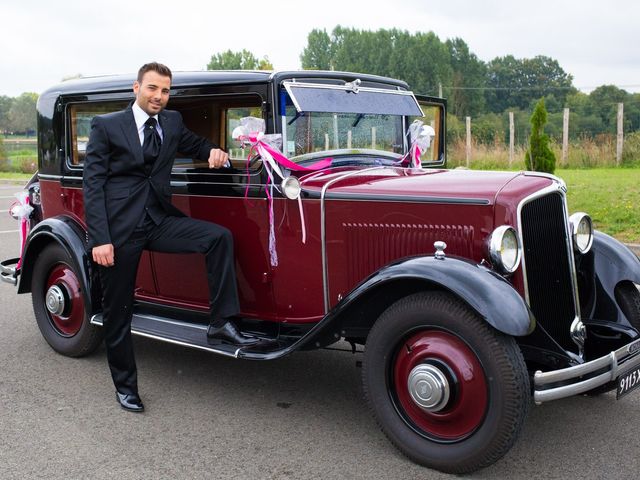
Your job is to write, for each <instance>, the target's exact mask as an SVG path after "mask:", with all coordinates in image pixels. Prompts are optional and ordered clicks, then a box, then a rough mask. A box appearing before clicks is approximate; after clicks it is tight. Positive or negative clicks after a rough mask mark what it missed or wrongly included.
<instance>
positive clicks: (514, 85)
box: [486, 55, 576, 113]
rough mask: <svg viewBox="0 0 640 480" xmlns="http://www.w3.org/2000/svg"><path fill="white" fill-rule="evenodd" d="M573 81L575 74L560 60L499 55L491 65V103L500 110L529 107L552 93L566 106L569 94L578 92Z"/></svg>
mask: <svg viewBox="0 0 640 480" xmlns="http://www.w3.org/2000/svg"><path fill="white" fill-rule="evenodd" d="M572 82H573V77H572V76H571V75H569V74H567V73H566V72H565V71H564V70H563V69H562V67H561V66H560V64H559V63H558V62H557V61H556V60H554V59H552V58H549V57H546V56H543V55H538V56H537V57H534V58H522V59H520V58H515V57H514V56H513V55H507V56H506V57H496V58H494V59H493V60H492V61H490V62H489V64H488V76H487V86H488V87H489V89H487V93H486V99H487V106H488V107H489V109H490V110H491V111H492V112H496V113H499V112H503V111H505V110H507V109H512V108H521V109H525V108H528V107H529V106H530V104H531V102H532V101H533V100H534V99H536V98H540V97H545V96H548V95H553V96H554V97H555V99H556V100H557V102H558V103H559V104H561V105H562V104H564V102H565V99H566V97H567V95H569V94H571V93H574V92H575V91H576V90H575V88H573V85H572Z"/></svg>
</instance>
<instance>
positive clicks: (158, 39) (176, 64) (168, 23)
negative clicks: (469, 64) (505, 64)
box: [0, 0, 640, 96]
mask: <svg viewBox="0 0 640 480" xmlns="http://www.w3.org/2000/svg"><path fill="white" fill-rule="evenodd" d="M639 21H640V2H638V1H637V0H635V1H634V0H609V1H608V2H605V1H602V0H599V1H594V0H581V1H573V0H568V1H563V0H553V1H551V0H527V1H524V0H510V1H499V0H482V1H462V0H395V1H390V0H367V1H349V0H322V1H319V2H307V1H304V0H260V1H255V0H244V1H219V0H218V1H210V2H203V1H202V0H199V1H196V0H178V1H175V0H174V1H165V0H156V1H154V2H150V1H146V0H137V1H131V0H112V1H110V0H107V1H104V2H92V1H89V0H59V1H57V2H56V1H52V0H0V25H1V28H0V41H1V46H2V47H1V48H0V95H9V96H17V95H19V94H20V93H22V92H25V91H33V92H37V93H40V92H42V91H43V90H44V89H46V88H48V87H49V86H51V85H53V84H55V83H58V82H59V81H60V80H62V79H63V78H64V77H68V76H71V75H75V74H82V75H84V76H89V75H99V74H104V73H130V72H135V71H137V69H138V68H139V66H140V65H141V64H143V63H146V62H148V61H153V60H157V61H160V62H163V63H166V64H167V65H169V66H170V67H171V68H172V69H173V70H203V69H205V66H206V64H207V63H208V62H209V59H210V57H211V55H213V54H215V53H219V52H222V51H224V50H227V49H231V50H234V51H238V50H242V49H243V48H244V49H247V50H250V51H251V52H253V53H254V54H255V55H256V56H258V57H262V56H265V55H266V56H268V57H269V59H270V60H271V63H273V65H274V67H275V68H276V69H298V68H300V53H301V52H302V50H303V48H304V46H305V45H306V39H307V34H308V33H309V32H310V31H311V30H312V29H314V28H324V29H326V30H327V31H328V32H329V33H330V32H331V30H332V29H333V28H334V27H335V26H336V25H342V26H346V27H354V28H358V29H369V30H377V29H379V28H394V27H395V28H400V29H403V30H408V31H410V32H412V33H415V32H418V31H421V32H427V31H433V32H435V34H436V35H438V37H440V39H441V40H442V41H444V40H446V39H447V38H454V37H460V38H462V39H463V40H464V41H465V42H467V44H468V45H469V47H470V49H471V51H472V52H474V53H475V54H476V55H478V57H479V58H480V59H482V60H484V61H489V60H491V59H493V58H494V57H496V56H504V55H508V54H512V55H514V56H516V57H518V58H525V57H526V58H530V57H533V56H536V55H547V56H550V57H552V58H554V59H556V60H558V62H559V63H560V65H561V66H562V67H563V68H564V70H565V71H566V72H568V73H570V74H572V75H573V77H574V85H575V86H576V87H578V88H580V89H582V90H585V91H588V90H590V89H592V88H594V87H596V86H599V85H602V84H614V85H618V86H619V87H621V88H625V89H626V90H628V91H640V48H639V47H638V43H639V40H640V33H639V28H638V22H639ZM416 61H419V59H416ZM365 73H366V72H365Z"/></svg>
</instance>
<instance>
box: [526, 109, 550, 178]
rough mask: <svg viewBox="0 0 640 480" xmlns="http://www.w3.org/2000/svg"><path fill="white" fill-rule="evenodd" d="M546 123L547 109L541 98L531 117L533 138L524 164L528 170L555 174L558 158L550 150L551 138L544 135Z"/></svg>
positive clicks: (530, 140)
mask: <svg viewBox="0 0 640 480" xmlns="http://www.w3.org/2000/svg"><path fill="white" fill-rule="evenodd" d="M545 123H547V109H546V108H545V107H544V99H542V98H541V99H540V100H539V101H538V103H537V104H536V108H535V110H534V111H533V115H531V137H530V139H529V149H528V150H527V153H526V154H525V159H524V163H525V165H526V167H527V170H533V171H536V172H546V173H553V172H554V171H555V169H556V156H555V155H554V153H553V152H552V151H551V148H549V137H548V136H547V135H545V134H544V125H545Z"/></svg>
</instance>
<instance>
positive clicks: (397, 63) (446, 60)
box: [300, 26, 640, 143]
mask: <svg viewBox="0 0 640 480" xmlns="http://www.w3.org/2000/svg"><path fill="white" fill-rule="evenodd" d="M300 60H301V63H302V67H303V68H305V69H318V70H343V71H354V72H363V73H373V74H377V75H383V76H390V77H394V78H400V79H403V80H405V81H407V82H408V83H409V85H410V86H411V88H412V90H413V91H414V92H416V93H421V94H425V95H433V96H437V95H439V94H440V93H441V94H442V95H443V96H444V97H446V98H447V103H448V110H449V113H450V114H451V116H450V118H449V136H450V138H451V139H455V138H456V137H461V136H463V135H464V128H465V127H464V117H466V116H471V117H474V123H473V125H474V130H475V131H474V138H476V139H477V140H478V141H481V142H483V143H492V142H496V141H506V139H507V136H508V129H509V121H508V112H509V111H511V112H514V115H515V123H516V125H517V127H516V128H517V130H518V134H517V135H516V138H517V139H518V141H519V143H524V142H525V141H526V138H527V137H528V135H529V134H530V128H531V126H530V123H529V117H530V116H531V112H532V111H533V110H534V108H535V105H536V103H537V102H538V100H539V99H541V98H542V99H544V103H545V105H546V108H547V111H548V112H549V115H548V124H547V126H546V127H545V129H546V132H547V133H548V134H549V135H550V137H552V138H554V139H559V138H560V137H561V135H562V115H563V113H562V111H563V109H564V108H569V109H570V111H571V121H570V131H569V136H570V138H572V139H579V138H581V137H584V136H588V137H592V138H593V137H595V136H597V135H599V134H615V132H616V111H617V108H618V107H617V105H618V103H624V104H625V106H624V108H625V120H624V130H625V132H634V131H637V130H640V94H631V93H629V92H627V91H625V90H623V89H620V88H618V87H615V86H613V85H603V86H600V87H598V88H596V89H594V90H593V91H592V92H591V93H589V94H586V93H583V92H580V91H578V89H577V88H575V87H574V85H573V76H572V75H571V74H569V73H567V72H565V70H564V69H563V68H562V67H561V66H560V64H559V63H558V61H557V60H555V59H553V58H550V57H547V56H544V55H538V56H536V57H534V58H515V57H514V56H512V55H506V56H503V57H496V58H494V59H493V60H490V61H488V62H484V61H482V60H480V59H479V58H478V56H477V55H476V54H474V53H473V52H472V51H471V50H470V49H469V46H468V45H467V44H466V42H465V41H464V40H463V39H461V38H454V39H448V40H446V41H441V40H440V39H439V38H438V36H437V35H436V34H435V33H433V32H427V33H421V32H418V33H413V34H412V33H409V32H407V31H404V30H398V29H380V30H377V31H368V30H358V29H353V28H344V27H341V26H337V27H335V28H334V29H333V31H332V32H331V33H330V34H329V33H327V31H326V30H320V29H315V30H312V31H311V32H310V33H309V35H308V37H307V45H306V47H305V48H304V50H303V52H302V54H301V55H300Z"/></svg>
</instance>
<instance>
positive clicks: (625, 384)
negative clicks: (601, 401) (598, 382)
mask: <svg viewBox="0 0 640 480" xmlns="http://www.w3.org/2000/svg"><path fill="white" fill-rule="evenodd" d="M638 387H640V367H638V368H636V369H634V370H631V371H630V372H629V373H625V374H624V375H622V376H621V377H618V391H617V392H616V399H620V397H622V396H624V395H626V394H627V393H629V392H631V391H632V390H635V389H636V388H638Z"/></svg>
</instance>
